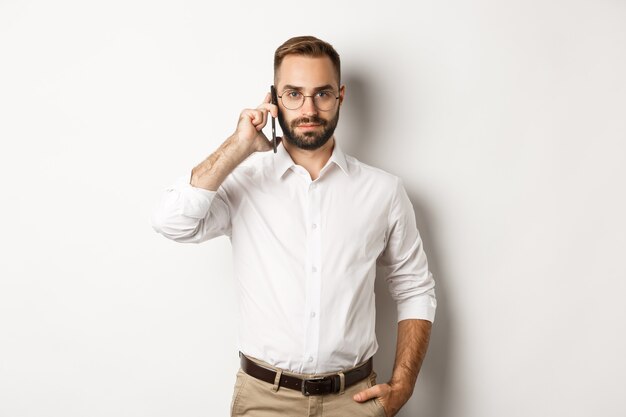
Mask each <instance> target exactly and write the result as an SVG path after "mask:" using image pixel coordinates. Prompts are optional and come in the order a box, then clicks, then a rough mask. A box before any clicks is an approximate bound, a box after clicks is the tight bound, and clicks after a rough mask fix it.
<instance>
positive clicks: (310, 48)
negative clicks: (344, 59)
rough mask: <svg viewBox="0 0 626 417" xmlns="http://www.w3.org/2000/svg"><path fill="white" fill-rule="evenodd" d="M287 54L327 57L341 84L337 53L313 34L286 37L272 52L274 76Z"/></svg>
mask: <svg viewBox="0 0 626 417" xmlns="http://www.w3.org/2000/svg"><path fill="white" fill-rule="evenodd" d="M287 55H304V56H309V57H315V58H317V57H321V56H327V57H329V58H330V60H331V61H332V63H333V66H334V67H335V71H336V72H337V80H338V82H339V84H341V61H340V60H339V54H338V53H337V51H335V48H333V46H332V45H331V44H329V43H328V42H324V41H323V40H321V39H317V38H316V37H315V36H296V37H295V38H291V39H288V40H287V41H286V42H285V43H283V44H282V45H280V46H279V47H278V49H276V52H275V53H274V77H276V73H277V72H278V67H280V64H281V63H282V62H283V59H284V58H285V57H286V56H287Z"/></svg>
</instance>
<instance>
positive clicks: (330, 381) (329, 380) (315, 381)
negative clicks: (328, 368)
mask: <svg viewBox="0 0 626 417" xmlns="http://www.w3.org/2000/svg"><path fill="white" fill-rule="evenodd" d="M307 382H311V383H313V385H315V384H319V385H325V384H329V385H330V386H331V387H332V385H333V379H332V378H329V377H325V376H322V377H319V378H310V379H303V380H302V386H301V387H300V391H302V395H304V396H305V397H308V396H310V395H315V394H311V393H310V392H309V391H308V389H307Z"/></svg>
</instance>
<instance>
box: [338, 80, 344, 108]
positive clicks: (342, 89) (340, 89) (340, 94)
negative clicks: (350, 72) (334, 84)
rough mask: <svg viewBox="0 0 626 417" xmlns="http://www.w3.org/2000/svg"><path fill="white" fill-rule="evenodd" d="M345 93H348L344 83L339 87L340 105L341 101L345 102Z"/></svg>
mask: <svg viewBox="0 0 626 417" xmlns="http://www.w3.org/2000/svg"><path fill="white" fill-rule="evenodd" d="M345 95H346V86H345V84H344V85H342V86H341V87H340V88H339V105H340V106H341V103H343V98H344V96H345Z"/></svg>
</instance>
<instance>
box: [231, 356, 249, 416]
mask: <svg viewBox="0 0 626 417" xmlns="http://www.w3.org/2000/svg"><path fill="white" fill-rule="evenodd" d="M246 377H247V375H246V373H245V372H244V371H242V370H241V368H239V371H237V379H236V380H235V387H234V389H233V398H232V400H231V401H230V415H231V416H232V417H235V416H236V415H237V414H236V410H237V401H238V400H239V396H240V394H241V391H243V387H244V385H245V384H246Z"/></svg>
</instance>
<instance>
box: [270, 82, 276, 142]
mask: <svg viewBox="0 0 626 417" xmlns="http://www.w3.org/2000/svg"><path fill="white" fill-rule="evenodd" d="M270 93H271V96H272V98H271V103H272V104H274V105H276V106H277V105H278V97H277V94H276V87H274V86H273V85H272V86H270ZM272 146H273V147H274V153H276V118H275V117H274V116H272Z"/></svg>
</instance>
